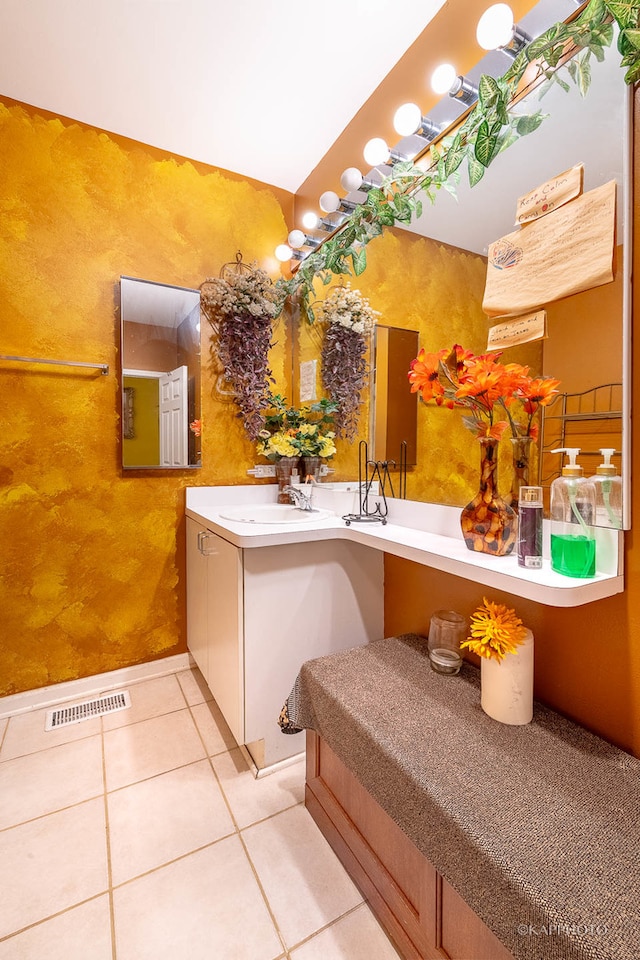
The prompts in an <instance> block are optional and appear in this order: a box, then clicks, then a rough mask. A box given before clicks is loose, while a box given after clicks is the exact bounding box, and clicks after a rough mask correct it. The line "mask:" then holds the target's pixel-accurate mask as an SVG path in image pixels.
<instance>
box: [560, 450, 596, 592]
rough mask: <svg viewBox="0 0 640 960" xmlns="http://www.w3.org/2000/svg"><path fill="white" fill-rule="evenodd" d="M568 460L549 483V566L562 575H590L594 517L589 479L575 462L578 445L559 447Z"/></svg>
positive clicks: (593, 559) (592, 570) (593, 557)
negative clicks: (558, 474)
mask: <svg viewBox="0 0 640 960" xmlns="http://www.w3.org/2000/svg"><path fill="white" fill-rule="evenodd" d="M552 452H553V453H566V454H567V456H568V457H569V463H568V464H566V465H565V466H564V467H563V468H562V476H560V477H558V478H557V479H556V480H554V481H553V483H552V484H551V514H550V528H551V569H552V570H555V571H556V572H557V573H562V574H564V576H566V577H593V576H595V572H596V539H595V533H594V530H593V526H592V524H593V523H594V521H595V516H596V490H595V484H594V482H593V480H590V479H589V480H588V479H587V478H586V477H585V476H583V470H582V467H581V466H580V465H579V464H577V463H576V457H577V456H578V454H579V453H580V449H579V448H578V447H561V448H559V449H557V450H554V451H552Z"/></svg>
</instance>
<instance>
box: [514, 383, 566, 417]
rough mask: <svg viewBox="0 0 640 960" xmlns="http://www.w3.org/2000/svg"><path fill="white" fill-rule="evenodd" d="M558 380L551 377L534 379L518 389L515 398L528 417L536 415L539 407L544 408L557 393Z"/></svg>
mask: <svg viewBox="0 0 640 960" xmlns="http://www.w3.org/2000/svg"><path fill="white" fill-rule="evenodd" d="M559 386H560V381H559V380H554V379H553V378H552V377H535V378H534V379H533V380H531V379H530V380H529V381H528V382H527V383H523V384H522V386H520V387H518V393H517V397H518V400H521V401H522V406H523V409H524V411H525V413H527V414H528V415H529V416H533V414H534V413H537V411H538V408H539V407H546V406H547V404H548V403H551V401H552V400H553V398H554V396H555V395H556V394H557V393H558V387H559Z"/></svg>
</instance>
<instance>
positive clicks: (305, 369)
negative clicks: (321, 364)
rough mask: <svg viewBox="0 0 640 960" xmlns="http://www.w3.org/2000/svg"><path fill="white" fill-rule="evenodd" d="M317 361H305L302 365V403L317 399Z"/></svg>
mask: <svg viewBox="0 0 640 960" xmlns="http://www.w3.org/2000/svg"><path fill="white" fill-rule="evenodd" d="M317 365H318V361H317V360H303V362H302V363H301V364H300V403H309V401H311V400H315V399H316V368H317Z"/></svg>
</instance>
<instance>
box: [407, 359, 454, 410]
mask: <svg viewBox="0 0 640 960" xmlns="http://www.w3.org/2000/svg"><path fill="white" fill-rule="evenodd" d="M446 354H447V351H446V350H440V351H439V352H438V353H427V351H426V350H425V349H424V347H423V348H422V349H421V350H420V352H419V354H418V356H417V357H416V359H415V360H412V361H411V369H410V370H409V383H410V384H411V392H412V393H418V392H420V394H421V396H422V399H423V400H424V402H425V403H428V402H429V400H435V401H436V403H438V402H440V403H441V402H442V398H443V397H444V386H443V384H442V383H441V382H440V362H441V360H443V359H444V357H445V356H446Z"/></svg>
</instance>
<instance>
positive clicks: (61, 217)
mask: <svg viewBox="0 0 640 960" xmlns="http://www.w3.org/2000/svg"><path fill="white" fill-rule="evenodd" d="M291 203H292V198H291V197H290V195H288V194H285V193H284V192H282V191H278V190H275V189H274V188H268V187H265V186H264V185H261V184H257V183H252V182H247V181H244V180H242V179H240V178H239V177H237V176H235V175H233V174H227V173H224V172H222V171H218V170H215V169H213V168H207V167H204V166H202V165H196V164H192V163H190V162H186V161H184V160H182V159H176V158H172V157H171V156H169V155H168V154H165V153H162V152H161V151H158V150H154V149H153V148H150V147H146V146H143V145H141V144H138V143H136V142H134V141H127V140H125V139H122V138H118V137H114V136H111V135H108V134H106V133H104V132H100V131H96V130H94V129H91V128H89V127H86V126H83V125H81V124H76V123H73V122H71V121H67V120H63V119H61V118H57V117H52V116H51V115H45V114H42V113H41V112H37V111H36V110H35V109H33V108H29V107H25V106H23V105H20V104H16V103H14V102H12V101H9V100H6V101H4V102H1V101H0V222H1V223H2V229H1V231H0V302H1V303H2V314H1V318H0V324H1V339H0V353H3V354H11V355H13V354H17V355H22V356H27V357H48V358H53V359H72V360H83V361H90V362H105V363H108V364H109V365H110V373H109V375H108V376H102V375H100V374H99V373H97V374H95V373H93V372H91V371H81V370H75V371H74V370H72V369H71V368H63V367H54V366H49V367H45V366H28V365H24V364H17V363H11V362H5V361H0V381H1V385H2V397H3V416H2V424H3V425H2V434H1V436H0V517H1V520H0V523H1V528H2V551H1V556H0V572H1V576H0V610H2V617H1V620H2V627H1V628H0V629H1V631H2V639H1V643H0V695H4V694H9V693H14V692H18V691H21V690H26V689H31V688H35V687H40V686H43V685H46V684H50V683H56V682H59V681H63V680H69V679H74V678H77V677H81V676H87V675H91V674H94V673H100V672H103V671H106V670H112V669H116V668H118V667H122V666H125V665H129V664H134V663H137V662H141V661H145V660H149V659H153V658H157V657H162V656H166V655H168V654H171V653H177V652H182V651H184V650H185V649H186V642H185V613H184V596H185V585H184V559H183V554H184V521H183V514H184V487H185V486H188V485H192V484H223V483H231V484H235V483H242V482H245V481H246V479H247V477H246V469H247V467H248V466H249V465H250V464H251V463H253V462H254V460H255V456H254V452H253V448H252V445H251V444H250V443H249V442H248V441H247V440H246V438H245V437H244V435H243V433H242V429H241V427H240V425H239V422H238V420H237V419H236V417H235V407H234V406H233V405H230V404H228V403H222V402H220V401H219V400H217V399H215V398H214V397H213V396H212V392H211V389H210V385H208V384H207V381H206V380H205V382H204V383H203V421H204V430H203V437H202V445H203V463H204V467H203V469H202V470H199V471H193V472H190V471H178V472H177V473H175V472H171V473H165V474H162V473H160V472H156V473H150V474H143V473H130V472H127V473H124V474H123V472H122V469H121V466H120V456H121V454H120V446H119V440H118V437H119V373H118V370H119V366H118V365H119V354H118V342H119V323H118V319H117V296H118V279H119V276H120V275H121V274H124V275H128V276H133V277H141V278H144V279H148V280H155V281H159V282H163V283H170V284H177V285H180V286H189V287H197V286H199V284H200V283H201V282H202V281H203V280H204V278H205V277H206V276H216V275H217V274H218V271H219V269H220V267H221V265H222V264H223V263H224V262H226V261H230V260H233V259H235V254H236V251H237V250H241V251H242V252H243V255H244V259H245V260H246V261H249V262H251V261H252V260H254V259H255V260H256V261H257V262H258V263H259V265H260V266H262V267H264V268H265V269H266V270H267V271H268V272H269V273H270V275H271V276H275V275H276V273H277V271H278V270H279V266H278V265H277V262H276V261H275V260H274V259H272V258H271V251H273V249H274V248H275V246H276V245H277V243H279V242H280V241H281V240H282V237H283V236H285V235H286V231H287V227H286V222H285V220H286V218H287V217H288V214H289V212H290V205H291ZM206 327H207V325H206V323H204V322H203V359H204V361H205V364H206V356H207V338H208V330H207V329H206ZM276 336H277V339H278V341H279V345H278V347H277V348H276V350H275V352H274V358H273V360H274V372H275V374H276V376H277V377H278V378H279V380H282V378H283V377H285V360H284V357H285V354H286V350H287V349H288V348H289V345H288V344H287V343H286V339H287V335H286V328H285V327H284V325H283V324H281V325H280V327H279V331H277V333H276Z"/></svg>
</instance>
